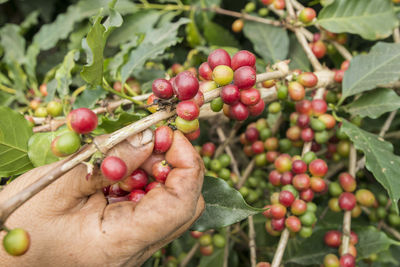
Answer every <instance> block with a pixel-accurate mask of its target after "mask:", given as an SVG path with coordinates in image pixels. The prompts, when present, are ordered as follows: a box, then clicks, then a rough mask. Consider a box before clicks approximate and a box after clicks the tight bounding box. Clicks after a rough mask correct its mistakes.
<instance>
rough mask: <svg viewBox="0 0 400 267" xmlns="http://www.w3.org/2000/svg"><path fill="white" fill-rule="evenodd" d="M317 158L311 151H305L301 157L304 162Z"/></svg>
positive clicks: (307, 162) (308, 162)
mask: <svg viewBox="0 0 400 267" xmlns="http://www.w3.org/2000/svg"><path fill="white" fill-rule="evenodd" d="M316 158H317V156H316V155H315V153H314V152H312V151H308V152H307V153H305V154H304V155H303V157H302V160H303V161H304V162H305V163H306V164H310V163H311V162H312V161H313V160H315V159H316Z"/></svg>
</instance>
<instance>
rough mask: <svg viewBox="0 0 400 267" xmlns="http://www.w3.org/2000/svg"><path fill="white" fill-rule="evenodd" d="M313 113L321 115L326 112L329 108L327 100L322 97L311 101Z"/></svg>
mask: <svg viewBox="0 0 400 267" xmlns="http://www.w3.org/2000/svg"><path fill="white" fill-rule="evenodd" d="M311 107H312V114H313V115H314V116H319V115H322V114H324V113H325V112H326V111H327V110H328V105H327V104H326V102H325V100H322V99H314V100H313V101H311Z"/></svg>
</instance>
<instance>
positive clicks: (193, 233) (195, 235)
mask: <svg viewBox="0 0 400 267" xmlns="http://www.w3.org/2000/svg"><path fill="white" fill-rule="evenodd" d="M190 235H191V236H192V237H193V238H196V239H198V238H200V237H201V236H202V235H203V232H200V231H190Z"/></svg>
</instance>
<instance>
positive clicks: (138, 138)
mask: <svg viewBox="0 0 400 267" xmlns="http://www.w3.org/2000/svg"><path fill="white" fill-rule="evenodd" d="M151 141H153V132H152V131H151V130H149V129H147V130H145V131H143V132H141V133H139V134H136V135H134V136H132V137H130V138H128V142H129V143H130V144H131V145H132V146H133V147H141V146H144V145H147V144H148V143H150V142H151Z"/></svg>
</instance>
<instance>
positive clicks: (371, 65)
mask: <svg viewBox="0 0 400 267" xmlns="http://www.w3.org/2000/svg"><path fill="white" fill-rule="evenodd" d="M399 76H400V44H393V43H382V42H379V43H378V44H376V45H375V46H374V47H372V49H371V51H370V52H369V53H368V54H367V55H358V56H356V57H354V58H353V59H352V60H351V63H350V67H349V69H348V70H347V71H345V73H344V77H343V89H342V90H343V91H342V98H341V100H340V101H341V102H343V100H344V99H345V98H346V97H348V96H351V95H355V94H358V93H361V92H364V91H368V90H371V89H374V88H376V87H377V85H380V84H387V83H390V82H394V81H397V80H398V79H399Z"/></svg>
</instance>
